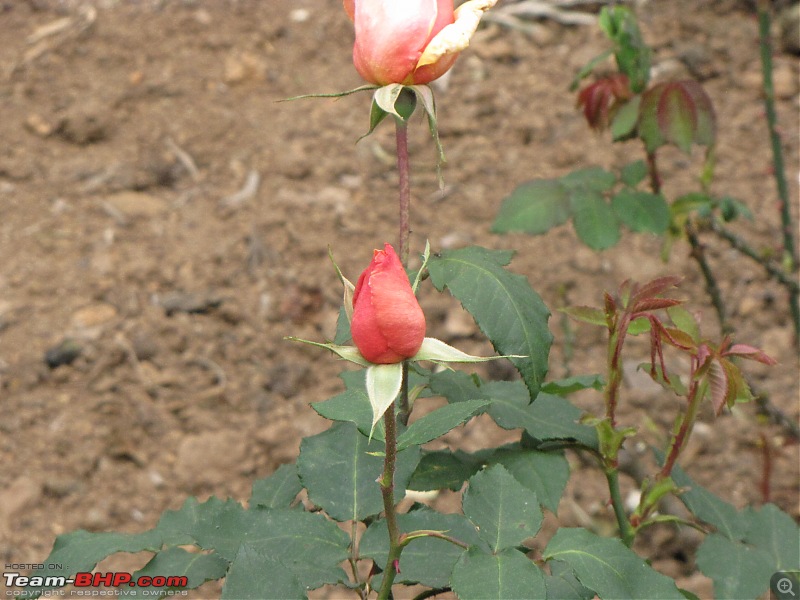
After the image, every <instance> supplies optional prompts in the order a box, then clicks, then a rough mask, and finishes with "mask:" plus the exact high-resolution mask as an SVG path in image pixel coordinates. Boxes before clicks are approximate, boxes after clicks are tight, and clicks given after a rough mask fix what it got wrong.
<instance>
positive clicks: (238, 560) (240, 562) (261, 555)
mask: <svg viewBox="0 0 800 600" xmlns="http://www.w3.org/2000/svg"><path fill="white" fill-rule="evenodd" d="M278 556H280V554H268V553H266V552H264V551H263V550H261V549H260V548H258V547H257V546H254V545H252V544H243V545H242V546H241V548H239V551H238V552H237V554H236V557H235V558H234V560H233V564H231V569H230V571H229V573H228V576H227V577H226V578H225V585H224V586H223V587H222V595H221V598H222V600H290V599H292V598H298V599H302V598H306V597H307V596H306V592H305V589H304V588H303V585H302V584H301V583H300V581H299V580H298V579H297V577H296V576H295V574H294V573H293V572H292V571H291V570H290V569H287V568H286V566H285V565H284V564H283V563H282V562H281V561H280V559H278V558H277V557H278Z"/></svg>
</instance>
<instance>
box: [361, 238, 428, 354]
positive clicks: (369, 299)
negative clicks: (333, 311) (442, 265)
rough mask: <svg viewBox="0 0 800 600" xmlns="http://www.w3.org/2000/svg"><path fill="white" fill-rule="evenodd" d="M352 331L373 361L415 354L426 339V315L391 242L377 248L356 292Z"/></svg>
mask: <svg viewBox="0 0 800 600" xmlns="http://www.w3.org/2000/svg"><path fill="white" fill-rule="evenodd" d="M350 332H351V334H352V336H353V343H355V345H356V347H357V348H358V351H359V352H361V355H362V356H363V357H364V358H365V359H367V360H368V361H369V362H372V363H376V364H392V363H398V362H401V361H403V360H405V359H407V358H411V357H412V356H414V355H415V354H416V353H417V352H418V351H419V349H420V347H421V346H422V341H423V340H424V339H425V315H424V314H422V309H421V308H420V306H419V302H417V298H416V296H414V292H413V291H412V290H411V284H410V283H409V281H408V276H407V275H406V272H405V269H403V265H402V264H401V263H400V259H399V258H398V256H397V254H396V253H395V251H394V248H392V246H391V245H390V244H385V245H384V249H383V250H375V254H374V256H373V258H372V262H371V263H370V264H369V266H368V267H367V268H366V269H364V272H363V273H361V277H359V278H358V283H356V289H355V291H354V292H353V319H352V321H351V323H350Z"/></svg>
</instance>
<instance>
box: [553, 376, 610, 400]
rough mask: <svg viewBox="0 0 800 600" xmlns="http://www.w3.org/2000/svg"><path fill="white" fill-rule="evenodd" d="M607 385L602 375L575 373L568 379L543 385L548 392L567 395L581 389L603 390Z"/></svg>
mask: <svg viewBox="0 0 800 600" xmlns="http://www.w3.org/2000/svg"><path fill="white" fill-rule="evenodd" d="M604 385H605V381H603V376H602V375H573V376H572V377H567V378H566V379H557V380H556V381H548V382H547V383H545V384H544V385H543V386H542V391H543V392H545V393H547V394H555V395H557V396H565V395H567V394H571V393H572V392H578V391H580V390H588V389H593V390H602V389H603V386H604Z"/></svg>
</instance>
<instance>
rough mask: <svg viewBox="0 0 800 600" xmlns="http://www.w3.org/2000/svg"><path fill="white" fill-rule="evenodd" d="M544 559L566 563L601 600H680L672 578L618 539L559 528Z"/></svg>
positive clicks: (585, 531)
mask: <svg viewBox="0 0 800 600" xmlns="http://www.w3.org/2000/svg"><path fill="white" fill-rule="evenodd" d="M544 558H545V560H551V559H558V560H561V561H563V562H565V563H567V564H568V565H569V566H570V567H571V568H572V570H573V571H574V572H575V574H576V575H577V577H578V579H579V580H580V582H581V583H582V584H583V585H585V586H586V587H587V588H589V589H591V590H594V591H595V592H596V593H597V595H598V596H600V598H602V599H603V600H605V599H607V598H608V599H611V598H626V599H628V600H657V599H662V598H664V599H672V598H674V599H676V600H683V595H681V593H680V592H679V591H678V588H677V587H676V586H675V582H674V581H672V579H670V578H669V577H666V576H665V575H662V574H660V573H658V572H656V571H654V570H653V569H652V567H650V566H649V565H648V564H647V563H646V562H645V561H644V560H642V558H640V557H639V556H638V555H636V554H635V553H634V552H633V551H632V550H631V549H630V548H628V547H626V546H625V545H624V544H623V543H622V541H621V540H619V539H618V538H603V537H600V536H597V535H595V534H593V533H591V532H589V531H587V530H585V529H573V528H565V527H562V528H561V529H559V530H558V531H557V532H556V534H555V535H554V536H553V537H552V539H551V540H550V542H549V543H548V544H547V547H546V548H545V551H544Z"/></svg>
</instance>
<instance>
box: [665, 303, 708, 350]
mask: <svg viewBox="0 0 800 600" xmlns="http://www.w3.org/2000/svg"><path fill="white" fill-rule="evenodd" d="M667 314H668V315H669V318H670V320H671V321H672V323H673V324H674V325H675V327H677V328H678V329H680V330H681V331H683V332H684V333H687V334H688V335H689V337H691V338H692V340H693V341H694V342H696V343H698V344H699V343H700V326H699V325H698V323H697V319H696V318H695V316H694V315H693V314H692V313H690V312H689V311H688V310H686V309H685V308H684V307H683V306H681V305H678V306H670V307H669V308H668V309H667Z"/></svg>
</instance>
